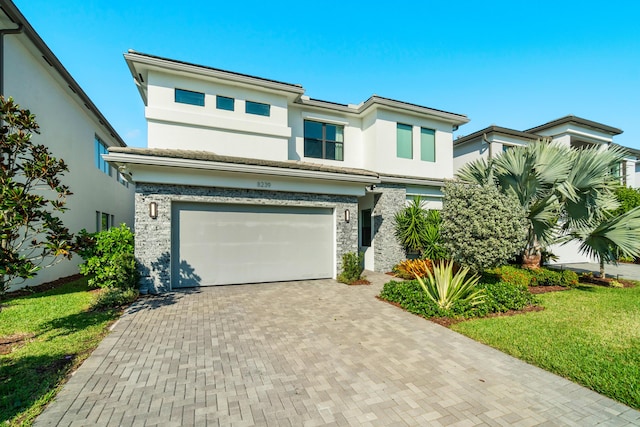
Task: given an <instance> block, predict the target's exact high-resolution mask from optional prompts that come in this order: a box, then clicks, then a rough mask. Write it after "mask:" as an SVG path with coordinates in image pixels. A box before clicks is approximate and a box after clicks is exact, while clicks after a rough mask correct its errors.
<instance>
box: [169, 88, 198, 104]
mask: <svg viewBox="0 0 640 427" xmlns="http://www.w3.org/2000/svg"><path fill="white" fill-rule="evenodd" d="M175 101H176V102H178V103H180V104H190V105H197V106H200V107H204V93H202V92H193V91H190V90H184V89H176V93H175Z"/></svg>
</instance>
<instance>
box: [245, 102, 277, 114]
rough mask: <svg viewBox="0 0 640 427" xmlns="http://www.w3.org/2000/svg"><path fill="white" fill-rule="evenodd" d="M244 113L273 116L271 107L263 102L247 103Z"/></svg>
mask: <svg viewBox="0 0 640 427" xmlns="http://www.w3.org/2000/svg"><path fill="white" fill-rule="evenodd" d="M244 111H245V113H247V114H255V115H257V116H267V117H269V116H270V115H271V105H269V104H263V103H261V102H253V101H245V103H244Z"/></svg>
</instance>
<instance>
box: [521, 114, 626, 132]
mask: <svg viewBox="0 0 640 427" xmlns="http://www.w3.org/2000/svg"><path fill="white" fill-rule="evenodd" d="M565 123H574V124H577V125H580V126H586V127H590V128H592V129H596V130H599V131H602V132H605V133H608V134H611V135H620V134H621V133H622V130H621V129H618V128H614V127H612V126H608V125H605V124H602V123H598V122H594V121H591V120H587V119H583V118H581V117H577V116H571V115H569V116H564V117H560V118H559V119H556V120H552V121H550V122H548V123H545V124H543V125H540V126H536V127H534V128H531V129H527V130H526V131H525V132H532V133H536V132H540V131H543V130H546V129H549V128H552V127H554V126H558V125H563V124H565Z"/></svg>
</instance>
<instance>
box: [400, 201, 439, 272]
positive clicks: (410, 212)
mask: <svg viewBox="0 0 640 427" xmlns="http://www.w3.org/2000/svg"><path fill="white" fill-rule="evenodd" d="M441 223H442V220H441V218H440V212H439V211H437V210H427V209H424V207H423V203H422V201H421V199H420V196H416V197H415V198H414V199H413V201H412V202H411V204H410V205H409V206H406V207H405V208H404V209H402V210H400V211H399V212H397V213H396V214H395V216H394V234H395V236H396V239H398V242H399V243H400V245H402V247H403V248H404V250H405V251H406V252H417V253H419V254H420V257H421V258H428V259H432V260H441V259H444V258H446V257H447V256H448V253H447V250H446V248H445V247H444V246H443V245H442V241H441V237H440V225H441Z"/></svg>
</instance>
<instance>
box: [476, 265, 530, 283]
mask: <svg viewBox="0 0 640 427" xmlns="http://www.w3.org/2000/svg"><path fill="white" fill-rule="evenodd" d="M486 273H487V274H490V275H493V276H495V277H496V279H498V281H502V282H507V283H511V284H512V285H514V286H525V287H526V286H530V285H531V278H532V275H531V271H530V270H525V269H522V268H519V267H515V266H513V265H503V266H501V267H496V268H494V269H491V270H487V272H486Z"/></svg>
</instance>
